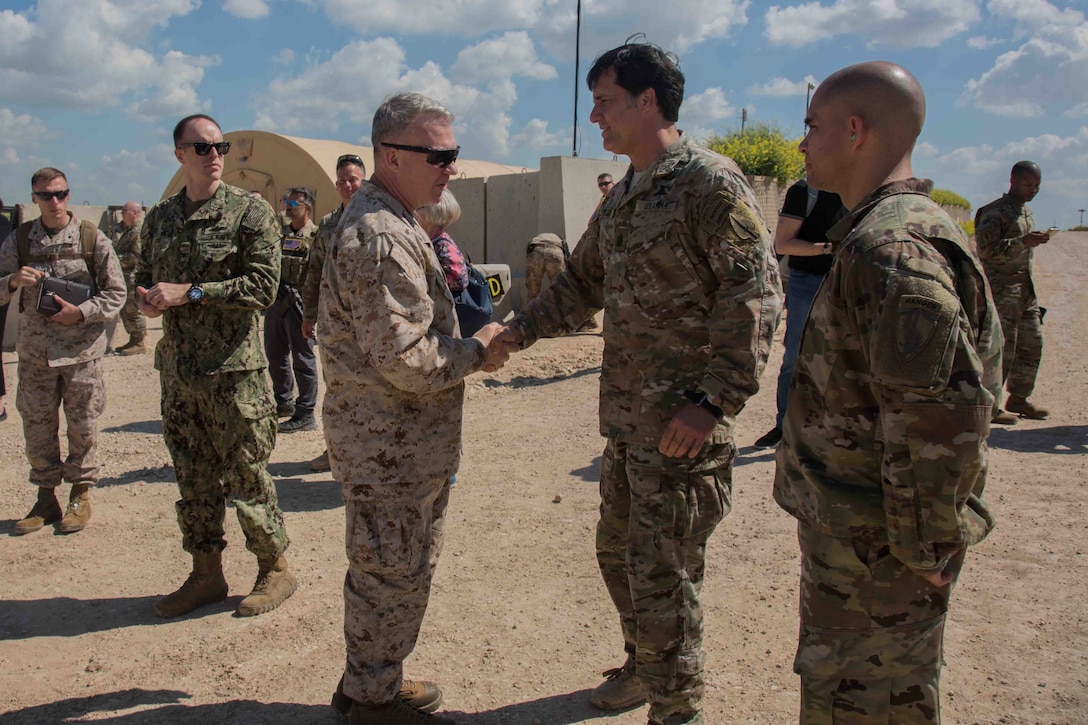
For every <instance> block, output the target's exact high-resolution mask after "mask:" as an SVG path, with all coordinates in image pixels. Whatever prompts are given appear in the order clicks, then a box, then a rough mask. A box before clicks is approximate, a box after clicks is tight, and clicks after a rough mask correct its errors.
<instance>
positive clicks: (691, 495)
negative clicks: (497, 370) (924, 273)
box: [513, 135, 781, 725]
mask: <svg viewBox="0 0 1088 725" xmlns="http://www.w3.org/2000/svg"><path fill="white" fill-rule="evenodd" d="M632 178H633V169H628V172H627V176H626V177H625V179H624V180H623V181H620V182H619V183H618V184H617V187H618V188H616V189H613V191H612V193H610V194H609V195H608V197H607V198H606V199H605V201H604V203H603V204H602V205H601V208H600V211H599V213H598V214H597V215H596V216H595V218H594V219H592V220H590V224H589V227H588V228H587V229H586V232H585V234H584V235H583V236H582V239H581V240H580V241H579V242H578V246H577V247H576V248H575V250H574V253H573V254H572V255H571V258H570V260H569V261H568V264H567V269H566V271H565V272H564V273H563V274H561V275H559V278H558V279H557V280H556V281H555V283H554V284H553V285H552V286H550V287H548V288H547V289H546V290H544V291H543V292H541V293H540V296H539V297H537V298H536V299H535V300H534V301H533V302H531V303H530V305H529V307H528V309H527V310H526V311H525V312H523V313H522V314H521V315H519V316H518V317H517V318H515V321H514V323H513V324H515V325H517V326H519V327H520V328H521V329H522V331H523V333H524V335H525V343H526V344H527V345H528V344H532V343H533V342H534V341H535V340H537V339H538V338H540V337H542V336H545V335H554V334H563V333H569V332H571V331H573V330H574V329H575V328H577V327H578V325H579V324H581V322H582V321H583V320H585V319H586V318H587V317H589V315H590V314H591V313H594V312H596V311H597V310H599V309H601V308H603V309H604V310H605V317H604V340H605V349H604V361H603V366H602V372H601V401H600V426H601V428H600V430H601V435H603V436H605V437H606V438H607V439H608V442H607V444H606V446H605V451H604V455H603V457H602V459H601V518H600V522H599V523H598V526H597V558H598V562H599V564H600V568H601V574H602V576H603V577H604V581H605V585H606V586H607V588H608V591H609V594H610V595H611V597H612V601H613V602H614V603H615V605H616V608H617V609H618V610H619V614H620V621H621V623H622V626H623V636H624V642H625V648H626V650H627V652H628V655H629V657H631V658H633V661H634V667H635V671H636V673H637V674H638V677H639V679H640V681H641V682H642V684H643V686H644V687H645V689H646V692H647V695H648V697H649V699H650V722H651V723H653V724H654V725H665V724H667V725H674V724H675V723H702V722H703V720H702V715H701V714H700V710H699V702H700V700H701V699H702V695H703V691H704V689H705V688H704V683H703V675H702V671H703V661H704V653H703V623H702V611H701V609H700V604H699V593H700V589H701V587H702V581H703V571H704V564H705V546H706V542H707V540H708V538H709V537H710V534H711V533H712V532H713V531H714V528H715V526H716V525H717V524H718V522H719V521H720V520H721V519H722V518H723V517H724V516H725V514H727V513H728V512H729V509H730V505H731V497H732V469H731V467H732V461H733V456H734V453H735V450H736V449H735V447H734V445H733V426H734V423H735V420H736V415H737V413H739V412H740V410H741V408H743V407H744V404H745V402H746V401H747V400H748V398H749V397H750V396H751V395H753V394H754V393H755V392H756V390H757V389H758V387H759V382H758V381H759V376H760V374H761V373H762V371H763V368H764V366H765V364H766V362H767V355H768V353H769V351H770V345H771V337H772V335H773V333H774V329H775V327H776V325H777V324H778V319H779V315H780V310H781V284H780V280H779V277H778V264H777V262H776V261H775V256H774V253H773V251H772V247H771V238H770V234H769V232H768V231H767V228H766V225H765V223H764V221H763V218H762V213H761V212H760V210H759V205H758V202H757V201H756V199H755V196H754V194H753V193H752V190H751V188H750V187H749V186H748V183H747V182H746V181H745V178H744V175H743V174H742V173H741V171H740V169H739V168H738V167H737V166H736V164H735V163H733V161H732V160H730V159H726V158H724V157H722V156H718V155H717V154H714V153H712V152H710V151H707V150H706V149H703V148H700V147H699V146H696V145H695V144H694V143H692V142H691V141H690V139H689V138H688V137H687V136H686V135H684V136H681V138H680V139H679V140H678V141H676V142H675V143H674V144H673V145H671V146H670V147H669V148H668V149H667V150H666V152H665V153H664V154H663V155H662V156H661V157H660V158H659V159H658V160H657V161H656V162H655V163H654V165H653V166H652V167H651V168H650V169H648V170H647V172H646V173H645V175H644V176H643V177H642V178H641V180H640V181H639V182H638V183H637V184H635V186H634V188H633V189H630V190H629V191H627V192H626V193H624V192H623V191H622V190H626V189H627V188H628V185H629V184H630V183H632ZM686 393H696V394H699V395H702V394H705V395H706V397H707V399H708V400H709V401H710V402H711V403H712V404H713V405H716V406H718V407H720V408H721V409H722V411H723V412H724V414H725V415H724V418H723V420H722V422H721V423H720V424H719V425H718V426H717V427H716V428H715V429H714V431H713V433H712V434H711V436H710V438H709V439H708V440H707V442H706V444H705V445H704V446H703V448H702V450H701V451H700V452H699V454H698V455H697V456H696V457H695V458H694V459H689V458H683V459H676V458H665V457H664V456H662V455H661V454H660V453H658V450H657V449H658V445H659V443H660V441H661V437H662V434H663V432H664V430H665V427H666V426H667V425H668V423H669V421H670V420H671V419H672V418H673V416H674V415H676V413H677V412H679V411H680V410H681V409H682V408H683V407H684V406H685V405H686V404H687V400H686V398H685V394H686Z"/></svg>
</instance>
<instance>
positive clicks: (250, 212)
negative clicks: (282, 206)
mask: <svg viewBox="0 0 1088 725" xmlns="http://www.w3.org/2000/svg"><path fill="white" fill-rule="evenodd" d="M268 208H269V207H268V205H267V204H256V203H251V204H250V205H249V208H248V209H246V213H245V216H243V217H242V226H243V227H245V228H246V229H250V230H254V231H256V230H257V229H260V228H261V225H262V224H263V223H264V220H265V219H266V218H267V217H268V211H267V209H268Z"/></svg>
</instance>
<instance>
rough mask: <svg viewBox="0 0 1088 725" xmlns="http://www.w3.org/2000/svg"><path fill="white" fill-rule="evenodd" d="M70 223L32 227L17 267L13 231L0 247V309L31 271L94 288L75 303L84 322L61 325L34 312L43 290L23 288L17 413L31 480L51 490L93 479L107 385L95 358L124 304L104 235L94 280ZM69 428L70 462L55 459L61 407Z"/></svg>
mask: <svg viewBox="0 0 1088 725" xmlns="http://www.w3.org/2000/svg"><path fill="white" fill-rule="evenodd" d="M69 216H70V219H69V222H68V225H67V226H66V227H64V229H62V230H60V231H59V232H57V233H56V234H54V235H53V236H49V235H48V234H47V233H46V230H45V227H43V226H42V224H41V221H40V220H35V221H34V222H33V224H32V226H31V227H30V258H29V259H25V260H22V261H20V260H19V249H18V240H17V238H18V230H16V231H13V232H12V233H11V234H10V235H9V236H8V238H7V239H6V240H5V241H4V242H3V245H2V246H0V305H4V304H7V303H8V302H9V301H10V300H11V298H12V297H14V296H15V295H14V293H13V292H12V291H11V289H10V287H9V282H10V280H11V275H12V274H13V273H15V272H17V271H18V270H19V268H20V267H23V266H29V267H35V268H37V269H41V270H43V271H48V273H49V276H51V277H60V278H63V279H68V280H72V281H73V282H79V283H81V284H91V285H94V286H95V287H96V289H97V291H96V293H95V296H94V297H92V298H91V299H89V300H87V301H86V302H84V303H83V304H81V305H79V309H80V311H82V312H83V322H81V323H78V324H75V325H62V324H60V323H59V322H53V321H52V320H50V319H49V317H47V316H46V315H44V314H42V313H40V312H38V311H37V310H36V309H35V308H36V306H37V302H38V293H39V291H40V289H41V285H38V284H35V285H32V286H29V287H22V288H21V290H20V292H21V294H20V295H19V308H20V310H21V313H22V319H21V320H20V321H19V337H18V340H17V341H16V343H15V350H16V352H18V353H19V387H18V390H17V391H16V394H15V407H16V408H17V409H18V410H19V414H20V415H21V416H22V418H23V435H24V437H25V439H26V456H27V459H28V460H29V462H30V482H31V483H33V484H35V485H37V486H41V487H43V488H56V487H57V486H58V485H60V483H61V481H62V480H64V481H67V482H68V483H73V484H91V485H93V484H94V483H96V482H97V481H98V461H97V459H96V456H95V449H96V447H97V439H98V431H97V422H98V416H99V415H100V414H101V413H102V411H103V409H105V407H106V383H105V379H104V378H103V374H102V368H101V365H100V362H99V358H100V357H102V356H103V355H104V354H105V353H106V322H107V321H108V320H110V319H111V318H112V317H114V316H115V315H117V311H118V310H119V309H121V307H122V305H124V303H125V280H124V277H123V275H122V274H121V265H120V264H119V263H118V262H117V255H116V254H114V251H113V245H112V244H110V240H109V237H107V236H106V235H105V234H102V233H101V232H99V233H98V238H97V240H96V241H95V246H94V262H93V265H92V266H93V267H94V276H93V278H92V276H91V271H90V270H89V269H88V267H87V262H86V260H84V258H83V245H82V242H81V241H80V221H79V219H77V218H75V217H73V216H71V215H69ZM62 404H63V405H64V418H65V420H66V421H67V428H68V456H67V458H66V459H64V460H63V461H62V460H61V457H60V438H59V433H58V431H59V428H60V407H61V405H62Z"/></svg>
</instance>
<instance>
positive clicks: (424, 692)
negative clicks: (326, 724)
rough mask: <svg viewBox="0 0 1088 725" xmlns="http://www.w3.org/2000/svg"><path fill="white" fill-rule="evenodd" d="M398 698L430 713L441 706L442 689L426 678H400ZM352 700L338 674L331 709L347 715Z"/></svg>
mask: <svg viewBox="0 0 1088 725" xmlns="http://www.w3.org/2000/svg"><path fill="white" fill-rule="evenodd" d="M400 699H401V700H403V701H404V703H405V704H406V705H410V706H411V707H414V708H415V709H417V710H419V711H421V712H424V713H428V714H430V713H432V712H434V711H435V710H437V709H438V708H439V707H441V705H442V690H441V689H439V687H438V685H436V684H435V683H433V682H427V681H426V680H402V681H401V683H400ZM354 702H355V700H352V699H351V698H350V697H348V696H347V694H346V693H345V692H344V676H343V675H340V682H338V683H336V692H334V693H332V703H331V705H332V709H333V710H336V711H337V712H338V713H340V714H341V715H347V714H349V713H350V712H351V706H352V704H354Z"/></svg>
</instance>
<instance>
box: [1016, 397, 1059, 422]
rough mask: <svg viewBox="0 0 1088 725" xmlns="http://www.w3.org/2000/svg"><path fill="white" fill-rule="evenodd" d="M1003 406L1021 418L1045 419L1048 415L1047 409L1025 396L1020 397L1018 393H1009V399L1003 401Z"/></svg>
mask: <svg viewBox="0 0 1088 725" xmlns="http://www.w3.org/2000/svg"><path fill="white" fill-rule="evenodd" d="M1005 408H1006V410H1008V411H1009V412H1010V413H1016V414H1018V415H1019V416H1020V417H1022V418H1030V419H1031V420H1046V419H1047V418H1049V417H1050V411H1049V410H1047V409H1046V408H1040V407H1039V406H1037V405H1035V404H1034V403H1032V402H1031V401H1030V400H1028V399H1027V398H1021V397H1020V396H1019V395H1010V396H1009V399H1008V400H1007V401H1005Z"/></svg>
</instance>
